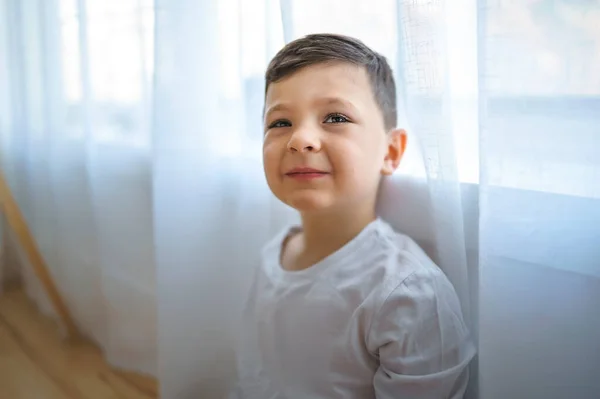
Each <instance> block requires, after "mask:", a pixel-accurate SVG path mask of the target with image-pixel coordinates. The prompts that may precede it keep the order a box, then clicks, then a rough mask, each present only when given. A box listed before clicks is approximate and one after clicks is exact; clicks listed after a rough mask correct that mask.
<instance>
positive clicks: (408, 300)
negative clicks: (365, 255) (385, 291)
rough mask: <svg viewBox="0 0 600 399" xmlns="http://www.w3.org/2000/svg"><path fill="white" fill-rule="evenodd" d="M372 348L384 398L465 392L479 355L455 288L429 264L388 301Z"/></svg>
mask: <svg viewBox="0 0 600 399" xmlns="http://www.w3.org/2000/svg"><path fill="white" fill-rule="evenodd" d="M369 348H372V350H373V352H374V353H375V354H376V355H378V356H379V368H378V370H377V372H376V374H375V377H374V380H373V385H374V387H375V393H376V397H377V398H379V399H384V398H386V399H387V398H411V399H438V398H440V399H442V398H443V399H446V398H450V399H459V398H462V397H463V394H464V392H465V389H466V386H467V382H468V368H467V366H468V364H469V361H470V360H471V359H472V358H473V356H474V355H475V347H474V345H473V344H472V342H471V341H470V339H469V333H468V330H467V327H466V325H465V323H464V321H463V317H462V313H461V308H460V303H459V301H458V298H457V296H456V293H455V291H454V288H453V287H452V285H451V284H450V282H449V281H448V279H447V278H446V277H445V276H444V275H443V273H442V272H441V271H439V272H435V271H429V270H422V271H421V270H420V271H417V272H414V273H413V274H411V275H410V276H409V277H407V278H406V279H405V280H404V281H403V282H402V283H401V284H400V285H398V286H397V287H396V288H395V289H394V290H393V291H392V292H391V294H390V295H389V296H388V297H387V299H386V300H385V301H384V302H383V305H382V306H381V309H380V310H379V311H378V313H377V314H376V316H375V318H374V320H373V324H372V326H371V330H370V334H369Z"/></svg>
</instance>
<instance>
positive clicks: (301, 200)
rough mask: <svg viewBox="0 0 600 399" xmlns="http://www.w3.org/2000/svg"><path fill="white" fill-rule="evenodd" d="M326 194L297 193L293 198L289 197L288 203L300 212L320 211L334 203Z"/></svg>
mask: <svg viewBox="0 0 600 399" xmlns="http://www.w3.org/2000/svg"><path fill="white" fill-rule="evenodd" d="M324 197H325V196H322V195H318V194H315V193H311V194H306V195H297V196H294V197H293V198H289V200H288V201H286V202H287V204H288V205H289V206H291V207H292V208H294V209H296V210H297V211H298V212H319V211H323V210H326V209H327V208H329V207H330V206H331V205H332V204H331V201H330V200H329V199H328V198H324Z"/></svg>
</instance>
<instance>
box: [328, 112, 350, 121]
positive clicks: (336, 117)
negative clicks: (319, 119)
mask: <svg viewBox="0 0 600 399" xmlns="http://www.w3.org/2000/svg"><path fill="white" fill-rule="evenodd" d="M346 122H350V120H349V119H348V118H347V117H345V116H344V115H342V114H330V115H327V118H325V121H323V123H346Z"/></svg>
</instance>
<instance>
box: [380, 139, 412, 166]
mask: <svg viewBox="0 0 600 399" xmlns="http://www.w3.org/2000/svg"><path fill="white" fill-rule="evenodd" d="M404 150H406V131H405V130H404V129H394V130H391V131H390V132H388V134H387V152H386V154H385V158H384V160H383V167H382V168H381V174H382V175H391V174H392V173H394V171H395V170H396V168H398V165H400V161H401V160H402V155H404Z"/></svg>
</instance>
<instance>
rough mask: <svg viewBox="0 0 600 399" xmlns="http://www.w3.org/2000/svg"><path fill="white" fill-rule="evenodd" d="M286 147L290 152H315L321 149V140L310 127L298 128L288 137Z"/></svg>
mask: <svg viewBox="0 0 600 399" xmlns="http://www.w3.org/2000/svg"><path fill="white" fill-rule="evenodd" d="M287 149H288V151H290V152H317V151H320V150H321V142H320V140H319V138H318V135H317V134H316V133H315V132H311V130H310V129H298V130H296V131H295V132H294V133H293V134H292V136H291V137H290V141H288V145H287Z"/></svg>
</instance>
